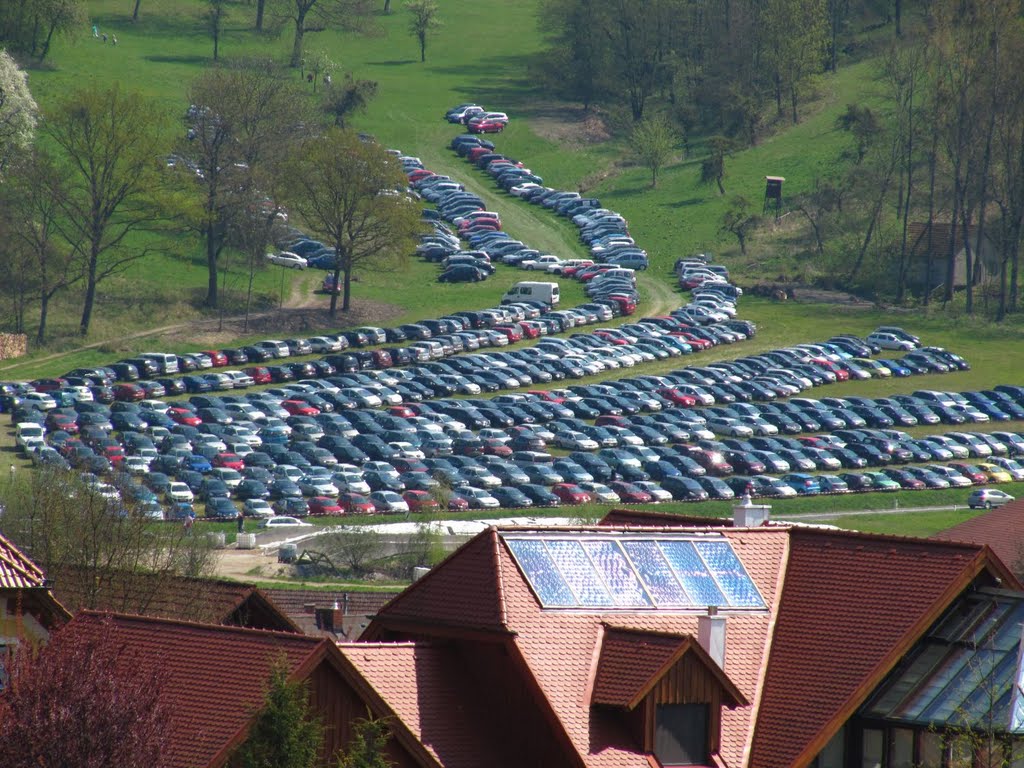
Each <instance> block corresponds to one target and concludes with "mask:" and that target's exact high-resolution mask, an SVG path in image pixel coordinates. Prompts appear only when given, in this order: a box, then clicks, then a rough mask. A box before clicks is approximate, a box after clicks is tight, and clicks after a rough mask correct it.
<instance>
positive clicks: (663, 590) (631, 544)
mask: <svg viewBox="0 0 1024 768" xmlns="http://www.w3.org/2000/svg"><path fill="white" fill-rule="evenodd" d="M622 548H623V549H624V550H626V554H627V555H629V559H630V560H632V561H633V566H634V567H635V568H636V571H637V573H639V574H640V578H641V579H643V582H644V584H645V586H646V587H647V591H648V592H649V593H650V595H651V597H653V598H654V600H655V602H656V603H658V605H660V606H662V607H664V606H668V605H685V606H690V605H693V603H692V601H691V600H690V598H689V596H687V594H686V593H685V592H683V588H682V587H681V586H679V582H678V581H676V577H675V576H674V575H673V574H672V568H671V566H670V565H669V564H668V563H667V562H666V561H665V558H664V556H663V555H662V554H661V550H660V549H658V544H657V542H654V541H624V542H622Z"/></svg>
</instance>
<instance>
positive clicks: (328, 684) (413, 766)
mask: <svg viewBox="0 0 1024 768" xmlns="http://www.w3.org/2000/svg"><path fill="white" fill-rule="evenodd" d="M308 681H309V697H310V705H311V707H312V709H313V711H314V712H316V713H317V715H318V716H319V717H320V719H321V721H322V722H323V724H324V746H323V752H322V756H321V764H322V765H324V766H326V767H333V766H336V765H337V760H336V759H333V758H332V756H334V755H335V754H337V752H338V750H340V749H345V748H347V747H348V744H349V741H350V740H351V739H352V723H353V722H355V721H356V720H359V719H367V718H369V717H371V712H370V710H369V708H368V707H367V706H366V703H365V702H364V701H362V699H360V697H359V695H358V694H357V693H356V692H355V691H354V690H353V689H352V688H351V687H350V686H349V685H348V684H347V683H346V682H345V681H344V680H343V679H342V677H341V675H340V674H339V673H338V670H336V669H335V668H334V667H333V666H332V665H331V664H330V663H329V662H327V661H324V662H321V663H320V664H319V665H318V666H317V667H316V669H314V670H313V672H312V673H311V674H310V676H309V678H308ZM387 752H388V757H389V758H390V760H391V765H393V766H394V768H419V763H418V762H417V761H416V760H414V759H413V758H412V756H411V755H410V754H409V753H408V752H406V751H405V750H404V749H403V748H402V747H401V746H400V745H399V744H398V743H397V741H396V740H395V739H391V740H390V741H389V742H388V749H387Z"/></svg>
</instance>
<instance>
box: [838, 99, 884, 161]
mask: <svg viewBox="0 0 1024 768" xmlns="http://www.w3.org/2000/svg"><path fill="white" fill-rule="evenodd" d="M836 127H837V128H839V129H840V130H843V131H847V132H848V133H850V134H851V135H852V136H853V138H854V141H855V142H856V143H857V149H856V154H857V157H856V162H857V164H860V163H861V162H862V161H863V160H864V156H865V155H867V153H868V150H869V149H870V148H871V145H872V144H874V143H875V141H877V140H878V138H879V137H880V136H881V135H882V132H883V128H882V125H881V122H880V121H879V119H878V116H877V115H876V114H875V113H874V112H873V111H872V110H871V108H870V107H865V106H861V105H860V104H848V105H847V106H846V111H845V112H843V114H841V115H840V116H839V117H837V118H836Z"/></svg>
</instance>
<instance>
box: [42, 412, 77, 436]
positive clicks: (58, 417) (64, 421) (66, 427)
mask: <svg viewBox="0 0 1024 768" xmlns="http://www.w3.org/2000/svg"><path fill="white" fill-rule="evenodd" d="M46 428H47V429H48V430H50V431H51V432H56V431H57V430H62V431H64V432H67V433H68V434H69V435H77V434H78V417H77V416H71V415H70V414H67V413H54V412H53V411H50V413H48V414H47V415H46Z"/></svg>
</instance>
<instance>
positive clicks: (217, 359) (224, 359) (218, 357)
mask: <svg viewBox="0 0 1024 768" xmlns="http://www.w3.org/2000/svg"><path fill="white" fill-rule="evenodd" d="M203 354H204V355H209V356H210V360H212V361H213V367H214V368H223V367H224V366H226V365H227V364H228V362H229V361H228V356H227V355H225V354H224V353H223V352H221V351H220V350H217V349H204V350H203Z"/></svg>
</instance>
